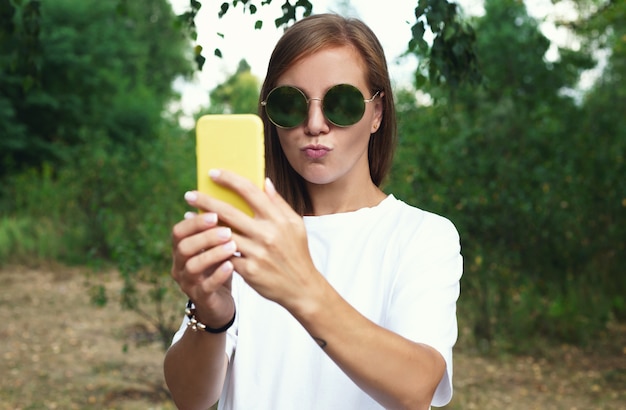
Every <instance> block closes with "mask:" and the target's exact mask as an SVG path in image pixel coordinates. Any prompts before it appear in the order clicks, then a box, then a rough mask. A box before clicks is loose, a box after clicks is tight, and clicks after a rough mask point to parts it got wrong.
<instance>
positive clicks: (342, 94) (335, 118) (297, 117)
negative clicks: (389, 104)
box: [261, 84, 380, 128]
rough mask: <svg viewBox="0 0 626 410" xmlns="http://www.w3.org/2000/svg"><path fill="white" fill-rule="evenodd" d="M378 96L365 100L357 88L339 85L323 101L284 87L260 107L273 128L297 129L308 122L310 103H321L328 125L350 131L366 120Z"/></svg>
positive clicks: (269, 95) (268, 97) (262, 102)
mask: <svg viewBox="0 0 626 410" xmlns="http://www.w3.org/2000/svg"><path fill="white" fill-rule="evenodd" d="M379 94H380V91H377V92H376V94H374V95H373V96H372V98H370V99H366V98H364V97H363V94H362V93H361V91H360V90H359V89H358V88H356V87H355V86H353V85H350V84H338V85H334V86H332V87H331V88H330V89H329V90H328V91H326V94H325V95H324V97H322V98H307V97H306V95H305V94H304V92H303V91H302V90H300V89H299V88H296V87H293V86H290V85H281V86H278V87H276V88H274V89H272V90H271V91H270V92H269V94H267V98H266V99H265V101H261V105H262V106H264V107H265V112H266V113H267V117H268V118H269V120H270V121H271V122H272V123H273V124H274V125H276V126H277V127H279V128H294V127H297V126H298V125H300V124H302V123H303V122H304V120H306V118H307V116H308V110H309V103H310V102H311V101H313V100H316V101H321V102H322V112H323V113H324V117H325V118H326V119H327V120H328V121H330V122H331V123H332V124H334V125H336V126H338V127H349V126H351V125H354V124H356V123H357V122H359V121H360V120H361V118H363V114H364V113H365V103H368V102H372V101H374V99H376V97H377V96H378V95H379Z"/></svg>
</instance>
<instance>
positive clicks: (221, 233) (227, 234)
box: [217, 228, 233, 239]
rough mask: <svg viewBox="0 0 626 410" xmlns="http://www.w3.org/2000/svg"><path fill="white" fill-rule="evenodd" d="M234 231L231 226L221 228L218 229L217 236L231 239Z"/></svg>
mask: <svg viewBox="0 0 626 410" xmlns="http://www.w3.org/2000/svg"><path fill="white" fill-rule="evenodd" d="M232 234H233V232H232V231H231V230H230V228H220V229H219V230H218V231H217V237H218V238H220V239H229V238H230V237H231V236H232Z"/></svg>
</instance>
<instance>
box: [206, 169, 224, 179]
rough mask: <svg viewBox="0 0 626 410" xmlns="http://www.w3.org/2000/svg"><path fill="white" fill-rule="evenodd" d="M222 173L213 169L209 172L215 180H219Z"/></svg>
mask: <svg viewBox="0 0 626 410" xmlns="http://www.w3.org/2000/svg"><path fill="white" fill-rule="evenodd" d="M221 174H222V172H221V171H220V170H219V169H211V170H209V176H210V177H211V178H213V179H215V178H218V177H219V176H220V175H221Z"/></svg>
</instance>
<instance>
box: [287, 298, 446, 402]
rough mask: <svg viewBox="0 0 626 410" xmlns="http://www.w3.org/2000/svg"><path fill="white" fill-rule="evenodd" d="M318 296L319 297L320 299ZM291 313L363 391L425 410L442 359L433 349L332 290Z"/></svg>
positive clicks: (442, 365) (441, 368) (434, 387)
mask: <svg viewBox="0 0 626 410" xmlns="http://www.w3.org/2000/svg"><path fill="white" fill-rule="evenodd" d="M319 300H322V299H319ZM293 313H294V315H295V316H296V318H297V319H298V320H299V321H300V323H302V325H303V326H304V327H305V328H306V329H307V331H308V332H309V333H310V334H311V336H312V337H314V338H315V339H316V341H317V342H318V344H320V346H321V347H322V348H323V349H324V351H325V352H326V353H327V354H328V356H329V357H330V358H331V359H332V360H333V361H334V362H335V363H336V364H337V365H338V366H339V367H340V368H341V369H342V370H343V371H344V372H345V373H346V375H348V377H350V378H351V379H352V380H353V381H354V382H355V383H356V384H357V385H358V386H359V387H360V388H361V389H362V390H363V391H365V392H366V393H368V394H369V395H370V396H371V397H372V398H374V399H375V400H376V401H378V402H379V403H380V404H381V405H383V406H385V408H388V409H428V407H429V405H430V402H431V400H432V397H433V394H434V392H435V389H436V387H437V385H438V383H439V381H440V380H441V377H442V376H443V372H444V370H445V361H444V360H443V357H442V356H441V355H440V354H439V353H438V352H437V351H436V350H434V349H433V348H431V347H429V346H426V345H422V344H418V343H414V342H412V341H410V340H408V339H405V338H403V337H401V336H399V335H398V334H395V333H393V332H391V331H389V330H387V329H384V328H382V327H380V326H378V325H376V324H375V323H373V322H372V321H370V320H369V319H367V318H366V317H364V316H363V315H361V314H360V313H359V312H358V311H356V310H355V309H354V308H353V307H352V306H350V305H349V304H348V303H347V302H346V301H345V300H344V299H343V298H341V296H340V295H339V294H337V292H335V291H334V290H332V291H327V292H325V297H324V299H323V304H322V303H319V304H317V303H310V304H309V305H308V306H307V307H306V308H304V309H300V310H295V311H294V312H293Z"/></svg>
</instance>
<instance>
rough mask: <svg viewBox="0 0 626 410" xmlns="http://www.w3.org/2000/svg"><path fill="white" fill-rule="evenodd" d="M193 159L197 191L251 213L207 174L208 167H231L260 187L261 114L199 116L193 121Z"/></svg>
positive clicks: (262, 154) (262, 157)
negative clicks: (194, 139) (194, 149)
mask: <svg viewBox="0 0 626 410" xmlns="http://www.w3.org/2000/svg"><path fill="white" fill-rule="evenodd" d="M196 159H197V170H198V191H200V192H203V193H206V194H208V195H210V196H212V197H215V198H218V199H220V200H222V201H225V202H228V203H230V204H231V205H233V206H235V207H237V208H239V209H240V210H242V211H243V212H245V213H247V214H248V215H250V216H253V212H252V210H251V209H250V207H249V206H248V204H247V203H246V202H245V201H244V200H243V198H241V197H240V196H239V195H238V194H236V193H235V192H233V191H231V190H229V189H226V188H223V187H221V186H219V185H217V184H216V183H215V182H213V181H212V180H211V178H209V170H211V169H226V170H229V171H233V172H235V173H237V174H239V175H241V176H243V177H245V178H248V179H249V180H250V181H252V182H253V183H254V184H255V185H256V186H258V187H259V188H261V189H263V184H264V180H265V148H264V142H263V121H261V118H259V117H258V116H257V115H254V114H224V115H204V116H202V117H200V118H199V119H198V122H197V124H196Z"/></svg>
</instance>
